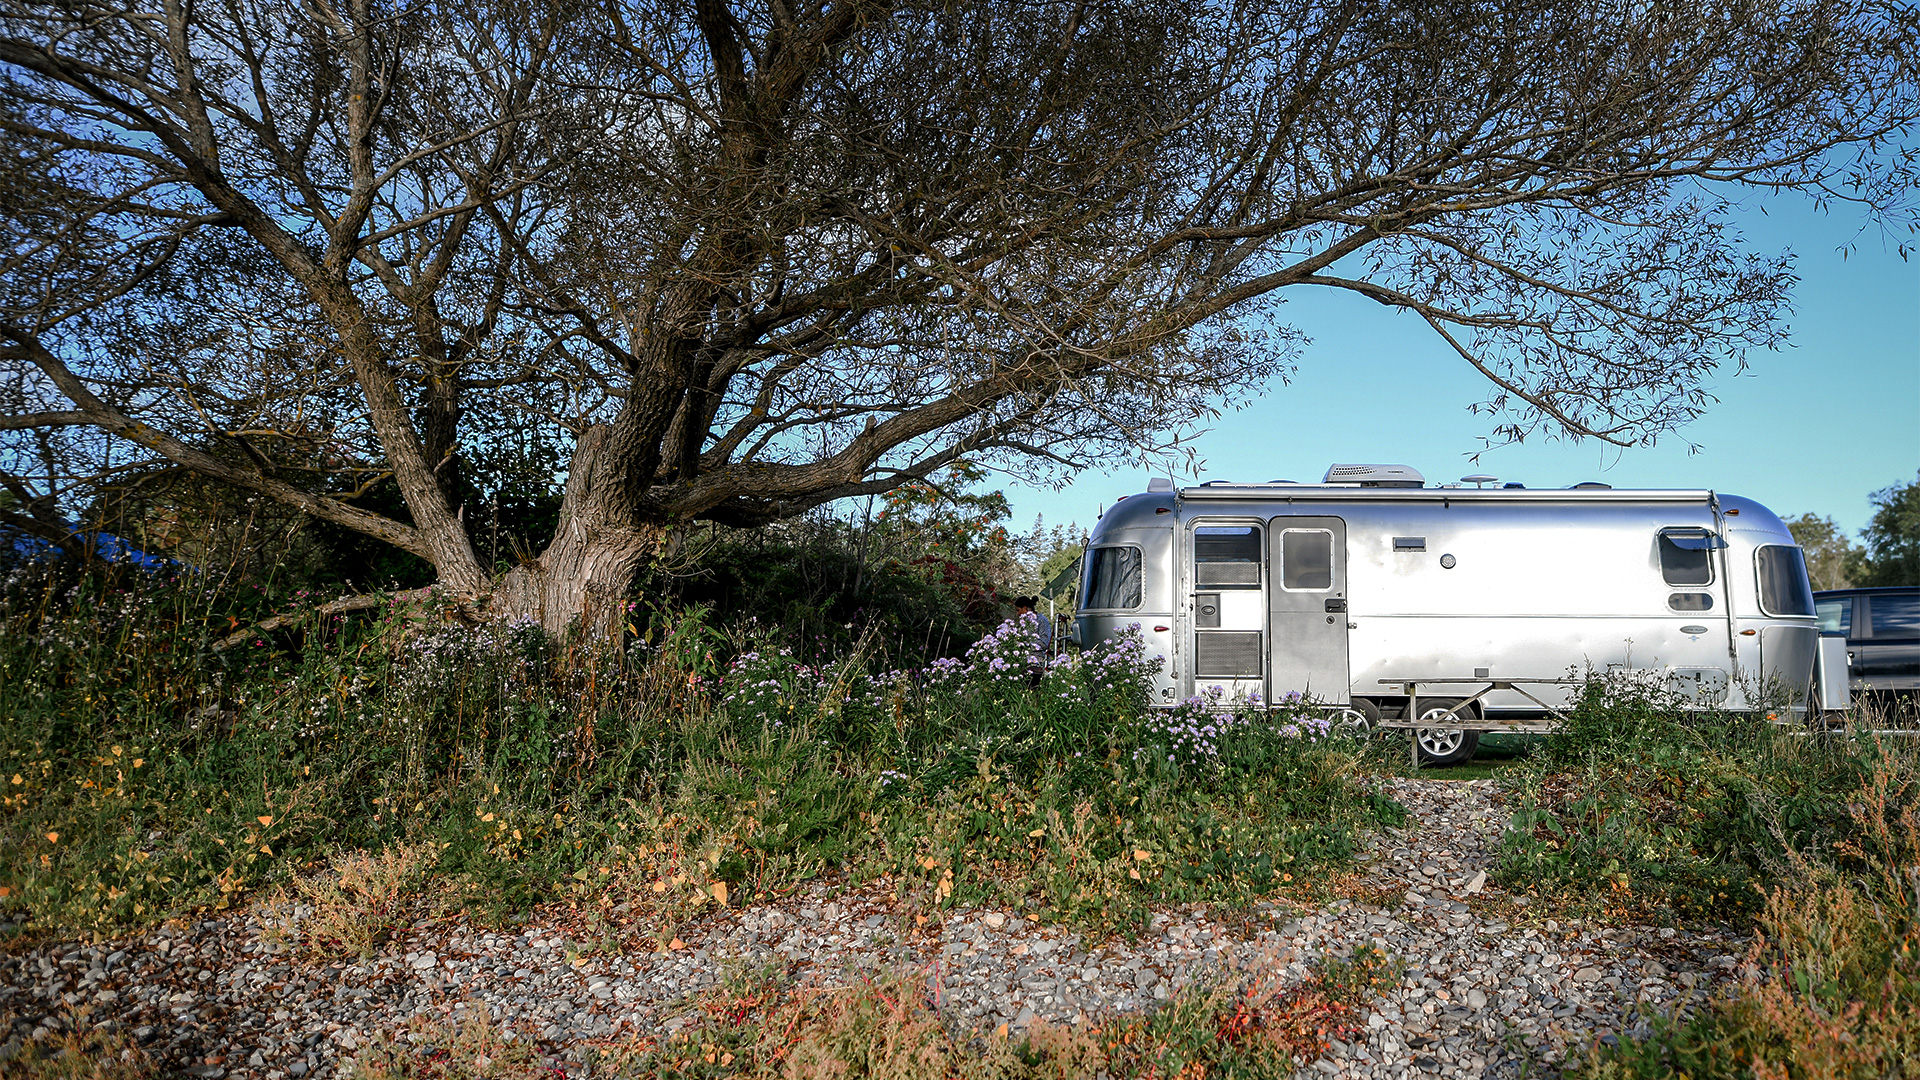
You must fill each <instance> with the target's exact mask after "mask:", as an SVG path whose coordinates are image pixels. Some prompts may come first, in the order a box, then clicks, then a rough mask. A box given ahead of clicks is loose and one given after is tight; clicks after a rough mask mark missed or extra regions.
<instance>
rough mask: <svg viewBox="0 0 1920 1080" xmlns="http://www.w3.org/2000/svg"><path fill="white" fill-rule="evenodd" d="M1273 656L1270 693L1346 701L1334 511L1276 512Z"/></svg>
mask: <svg viewBox="0 0 1920 1080" xmlns="http://www.w3.org/2000/svg"><path fill="white" fill-rule="evenodd" d="M1267 534H1268V536H1269V537H1270V541H1269V542H1270V543H1271V545H1272V549H1273V587H1272V588H1270V589H1268V590H1267V597H1268V600H1269V602H1270V606H1271V609H1272V613H1271V632H1270V634H1269V638H1270V640H1271V641H1272V642H1273V647H1272V654H1271V655H1272V663H1271V664H1269V665H1268V682H1269V685H1270V686H1271V688H1272V694H1273V696H1274V698H1276V699H1278V698H1280V697H1281V696H1283V695H1285V694H1288V693H1300V694H1311V695H1313V696H1314V697H1315V698H1317V699H1319V700H1321V701H1334V702H1342V703H1344V702H1345V701H1346V700H1347V690H1348V679H1349V675H1348V672H1347V523H1346V522H1344V521H1342V520H1340V519H1339V518H1337V517H1281V518H1274V519H1273V521H1272V522H1271V523H1270V527H1269V529H1268V532H1267Z"/></svg>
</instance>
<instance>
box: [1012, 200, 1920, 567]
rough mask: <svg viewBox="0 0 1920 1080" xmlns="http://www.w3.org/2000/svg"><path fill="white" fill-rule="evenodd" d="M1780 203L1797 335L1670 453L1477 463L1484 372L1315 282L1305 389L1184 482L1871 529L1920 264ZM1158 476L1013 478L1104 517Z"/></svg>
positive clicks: (1715, 388)
mask: <svg viewBox="0 0 1920 1080" xmlns="http://www.w3.org/2000/svg"><path fill="white" fill-rule="evenodd" d="M1755 205H1756V207H1757V206H1759V205H1761V204H1759V203H1756V204H1755ZM1764 207H1765V211H1766V212H1765V213H1762V212H1760V210H1759V209H1757V208H1756V209H1750V210H1747V211H1745V212H1743V213H1742V214H1741V215H1740V217H1739V221H1740V223H1741V227H1742V228H1743V230H1744V231H1745V233H1746V235H1747V238H1748V242H1749V243H1750V244H1751V245H1753V247H1754V248H1755V249H1756V250H1760V251H1779V250H1782V249H1786V250H1791V251H1792V252H1794V254H1795V255H1796V256H1797V260H1796V270H1797V272H1798V273H1799V275H1800V279H1801V280H1800V282H1799V284H1798V286H1797V287H1796V288H1795V290H1794V294H1793V298H1794V309H1795V310H1794V314H1793V317H1792V320H1791V325H1792V335H1791V341H1792V344H1791V346H1790V347H1788V348H1785V349H1781V350H1778V351H1773V352H1756V353H1751V354H1749V357H1748V359H1749V365H1750V366H1749V369H1748V373H1747V374H1745V375H1742V376H1739V377H1737V378H1736V377H1731V376H1729V375H1724V374H1723V375H1720V376H1718V377H1716V379H1715V380H1714V382H1713V384H1712V386H1711V390H1712V393H1713V394H1714V396H1716V397H1717V398H1719V404H1717V405H1714V406H1711V407H1710V409H1709V410H1708V412H1707V413H1706V415H1705V416H1704V417H1702V418H1701V419H1699V420H1697V421H1696V422H1694V423H1693V424H1691V425H1689V426H1687V427H1685V428H1683V429H1681V430H1680V431H1678V432H1677V433H1675V434H1674V435H1671V436H1668V437H1665V438H1662V439H1661V440H1660V442H1659V444H1658V445H1656V446H1654V447H1648V448H1634V449H1625V450H1623V449H1620V448H1618V447H1611V446H1606V445H1604V444H1601V443H1597V442H1593V441H1587V442H1582V443H1571V442H1565V441H1552V440H1547V439H1544V438H1540V437H1534V438H1529V439H1528V440H1527V441H1526V442H1525V443H1524V444H1520V445H1514V446H1505V447H1500V448H1497V449H1493V450H1489V451H1487V452H1486V453H1484V454H1483V455H1482V456H1481V458H1480V460H1479V461H1478V462H1474V461H1470V460H1469V455H1471V454H1473V453H1474V452H1475V451H1477V450H1479V449H1481V447H1482V445H1483V444H1482V443H1481V441H1480V439H1481V437H1482V436H1484V435H1486V434H1488V432H1489V430H1490V427H1491V424H1490V421H1489V420H1488V418H1487V417H1485V416H1475V415H1473V414H1472V413H1469V412H1468V411H1467V408H1468V406H1469V405H1471V404H1472V403H1474V402H1476V401H1479V400H1482V399H1483V397H1484V395H1485V394H1486V389H1485V385H1484V382H1483V381H1482V380H1481V379H1480V376H1479V375H1478V374H1476V373H1475V372H1473V371H1472V370H1471V369H1470V368H1468V367H1467V366H1466V365H1465V364H1464V363H1463V362H1462V361H1460V360H1459V359H1458V358H1457V357H1456V356H1454V355H1453V353H1452V352H1451V351H1450V350H1448V349H1447V347H1446V346H1445V344H1444V343H1442V342H1440V341H1439V340H1438V339H1437V338H1435V337H1434V336H1433V334H1432V332H1431V331H1430V330H1429V329H1428V328H1427V327H1426V325H1425V324H1424V323H1421V322H1419V321H1418V320H1417V319H1415V318H1414V317H1412V316H1407V315H1396V314H1390V313H1387V312H1386V311H1385V309H1383V308H1381V307H1380V306H1379V305H1377V304H1374V303H1372V302H1371V301H1368V300H1364V299H1361V298H1359V297H1355V296H1350V295H1343V294H1338V293H1336V292H1334V291H1333V290H1318V291H1311V290H1306V291H1296V292H1295V293H1292V294H1289V301H1288V303H1287V304H1286V305H1284V307H1283V308H1282V309H1281V313H1280V315H1281V319H1282V320H1283V321H1287V322H1290V323H1291V324H1292V325H1294V326H1296V327H1298V328H1299V329H1301V330H1303V331H1305V332H1306V333H1307V335H1308V336H1309V337H1310V338H1311V339H1312V342H1311V344H1310V345H1309V346H1308V347H1307V348H1306V350H1305V351H1304V353H1303V354H1302V356H1301V358H1300V367H1299V371H1298V372H1297V374H1296V375H1295V377H1294V379H1293V381H1292V383H1290V384H1287V385H1277V384H1276V385H1273V386H1270V387H1268V389H1267V391H1266V393H1264V394H1263V395H1261V396H1260V397H1258V398H1256V399H1255V400H1254V401H1253V402H1252V403H1251V404H1250V405H1249V406H1248V407H1246V408H1245V409H1243V410H1241V411H1239V412H1237V413H1232V414H1229V415H1226V416H1223V417H1222V418H1221V419H1220V420H1219V421H1218V422H1217V423H1216V424H1215V425H1214V426H1213V428H1212V430H1210V431H1209V432H1208V433H1206V434H1204V435H1202V436H1200V437H1199V438H1198V439H1196V440H1194V442H1193V446H1194V447H1195V448H1196V449H1197V450H1198V452H1199V454H1200V457H1201V458H1202V459H1203V460H1204V461H1205V471H1204V472H1203V473H1202V474H1201V475H1200V476H1198V477H1194V476H1179V477H1176V479H1178V480H1179V481H1180V482H1182V483H1186V482H1190V481H1194V480H1245V481H1259V480H1273V479H1287V480H1301V481H1316V480H1319V479H1320V478H1321V477H1322V476H1323V475H1325V473H1326V469H1327V466H1328V465H1330V464H1333V463H1334V462H1385V463H1394V464H1405V465H1412V466H1413V467H1414V468H1416V469H1419V470H1420V471H1421V472H1422V473H1423V474H1424V475H1425V476H1426V477H1427V482H1428V483H1430V484H1437V483H1443V482H1450V481H1453V480H1457V479H1458V478H1460V477H1461V476H1464V475H1466V474H1468V473H1488V474H1492V475H1494V476H1498V477H1500V478H1501V480H1502V481H1519V482H1521V483H1525V484H1526V485H1527V486H1529V487H1564V486H1566V485H1568V484H1573V483H1577V482H1579V481H1582V480H1599V481H1602V482H1605V483H1609V484H1612V485H1613V486H1615V487H1656V488H1658V487H1701V488H1714V489H1717V490H1720V491H1725V492H1729V493H1732V494H1737V495H1744V496H1747V497H1749V498H1753V499H1757V500H1759V501H1760V502H1762V503H1764V504H1766V505H1767V506H1769V507H1771V508H1772V509H1773V510H1774V511H1776V512H1777V513H1779V514H1780V515H1782V516H1783V517H1785V516H1791V515H1794V514H1799V513H1805V512H1811V513H1816V514H1822V515H1826V516H1829V517H1831V518H1833V519H1834V521H1835V522H1836V523H1838V524H1839V526H1840V527H1841V528H1842V529H1843V530H1845V531H1846V532H1847V533H1848V534H1850V535H1851V534H1857V532H1858V531H1859V529H1860V528H1861V527H1862V526H1864V525H1865V524H1866V523H1867V520H1868V518H1869V517H1871V516H1872V507H1871V504H1870V503H1869V501H1868V496H1869V495H1870V494H1871V493H1872V492H1874V491H1877V490H1879V489H1881V488H1884V487H1887V486H1888V485H1891V484H1894V483H1906V482H1911V481H1912V480H1913V479H1914V475H1915V470H1916V469H1920V258H1911V259H1908V260H1905V261H1903V260H1902V259H1901V258H1900V256H1899V255H1898V253H1897V252H1896V250H1895V248H1894V245H1893V243H1892V242H1890V241H1885V240H1883V238H1882V236H1881V234H1880V232H1879V231H1878V228H1877V227H1869V226H1867V224H1866V222H1865V219H1864V218H1862V217H1861V216H1859V215H1858V214H1856V213H1854V212H1852V211H1851V210H1850V209H1849V208H1840V209H1836V210H1833V211H1830V212H1827V213H1824V214H1823V213H1821V212H1818V211H1816V210H1815V209H1814V208H1813V207H1812V205H1811V204H1810V203H1809V202H1808V201H1807V200H1805V199H1804V198H1801V197H1798V196H1782V197H1778V198H1772V199H1768V200H1766V202H1765V203H1764ZM1849 242H1851V243H1852V244H1853V250H1851V251H1849V252H1847V253H1846V255H1845V256H1844V257H1843V256H1842V254H1841V251H1840V250H1839V249H1840V248H1841V246H1842V245H1845V244H1848V243H1849ZM1689 443H1692V444H1694V445H1695V446H1697V448H1698V449H1697V451H1694V452H1689V447H1688V444H1689ZM1147 475H1148V473H1147V471H1146V468H1145V466H1144V465H1143V466H1140V467H1136V468H1132V469H1118V470H1113V471H1110V472H1098V471H1089V472H1087V473H1084V474H1081V475H1080V476H1078V477H1077V478H1075V479H1074V480H1073V482H1072V483H1070V484H1068V485H1067V486H1065V487H1064V488H1061V489H1059V490H1051V489H1046V488H1039V489H1036V488H1032V487H1028V486H1026V485H1023V484H1020V483H1018V482H1017V481H1013V480H1011V479H1010V478H1009V479H1007V481H1006V482H1005V483H1004V484H1003V485H998V486H1002V487H1003V488H1004V490H1005V491H1006V494H1007V497H1008V499H1009V500H1010V501H1011V503H1012V506H1013V521H1012V524H1013V525H1014V526H1015V527H1017V528H1019V529H1022V530H1024V529H1025V528H1026V527H1028V526H1029V525H1030V524H1031V523H1032V521H1033V518H1034V515H1035V514H1044V515H1045V519H1046V521H1047V523H1048V524H1050V525H1052V524H1065V523H1067V522H1078V523H1079V524H1080V525H1081V526H1090V525H1091V524H1092V523H1093V522H1094V520H1095V518H1096V517H1097V515H1098V512H1099V508H1100V507H1101V506H1103V505H1111V504H1112V503H1113V501H1114V498H1115V497H1116V496H1119V495H1126V494H1130V493H1132V492H1136V491H1140V490H1143V489H1144V488H1145V486H1146V478H1147Z"/></svg>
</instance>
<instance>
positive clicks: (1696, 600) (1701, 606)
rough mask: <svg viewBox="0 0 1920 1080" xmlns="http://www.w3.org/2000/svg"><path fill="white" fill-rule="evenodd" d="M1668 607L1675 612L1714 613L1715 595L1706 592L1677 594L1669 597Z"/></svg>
mask: <svg viewBox="0 0 1920 1080" xmlns="http://www.w3.org/2000/svg"><path fill="white" fill-rule="evenodd" d="M1667 606H1668V607H1670V608H1672V609H1673V610H1675V611H1712V610H1713V594H1712V593H1704V592H1677V593H1674V594H1673V595H1672V596H1669V597H1667Z"/></svg>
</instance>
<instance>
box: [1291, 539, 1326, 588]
mask: <svg viewBox="0 0 1920 1080" xmlns="http://www.w3.org/2000/svg"><path fill="white" fill-rule="evenodd" d="M1280 587H1281V588H1283V589H1286V590H1288V591H1289V592H1317V591H1319V590H1322V589H1331V588H1333V533H1331V532H1329V531H1327V530H1326V529H1288V530H1286V531H1285V532H1282V533H1281V534H1280Z"/></svg>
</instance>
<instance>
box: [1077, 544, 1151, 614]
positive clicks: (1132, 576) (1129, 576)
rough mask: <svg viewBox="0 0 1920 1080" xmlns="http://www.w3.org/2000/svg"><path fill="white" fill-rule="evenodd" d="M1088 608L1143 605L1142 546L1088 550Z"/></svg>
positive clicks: (1127, 607)
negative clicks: (1141, 599)
mask: <svg viewBox="0 0 1920 1080" xmlns="http://www.w3.org/2000/svg"><path fill="white" fill-rule="evenodd" d="M1088 554H1089V555H1090V556H1091V557H1090V558H1089V559H1087V590H1086V591H1087V602H1086V604H1085V605H1084V606H1085V607H1087V608H1122V609H1130V608H1137V607H1139V606H1140V591H1141V590H1140V549H1139V548H1137V547H1099V548H1094V549H1093V550H1092V551H1091V552H1089V553H1088Z"/></svg>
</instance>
